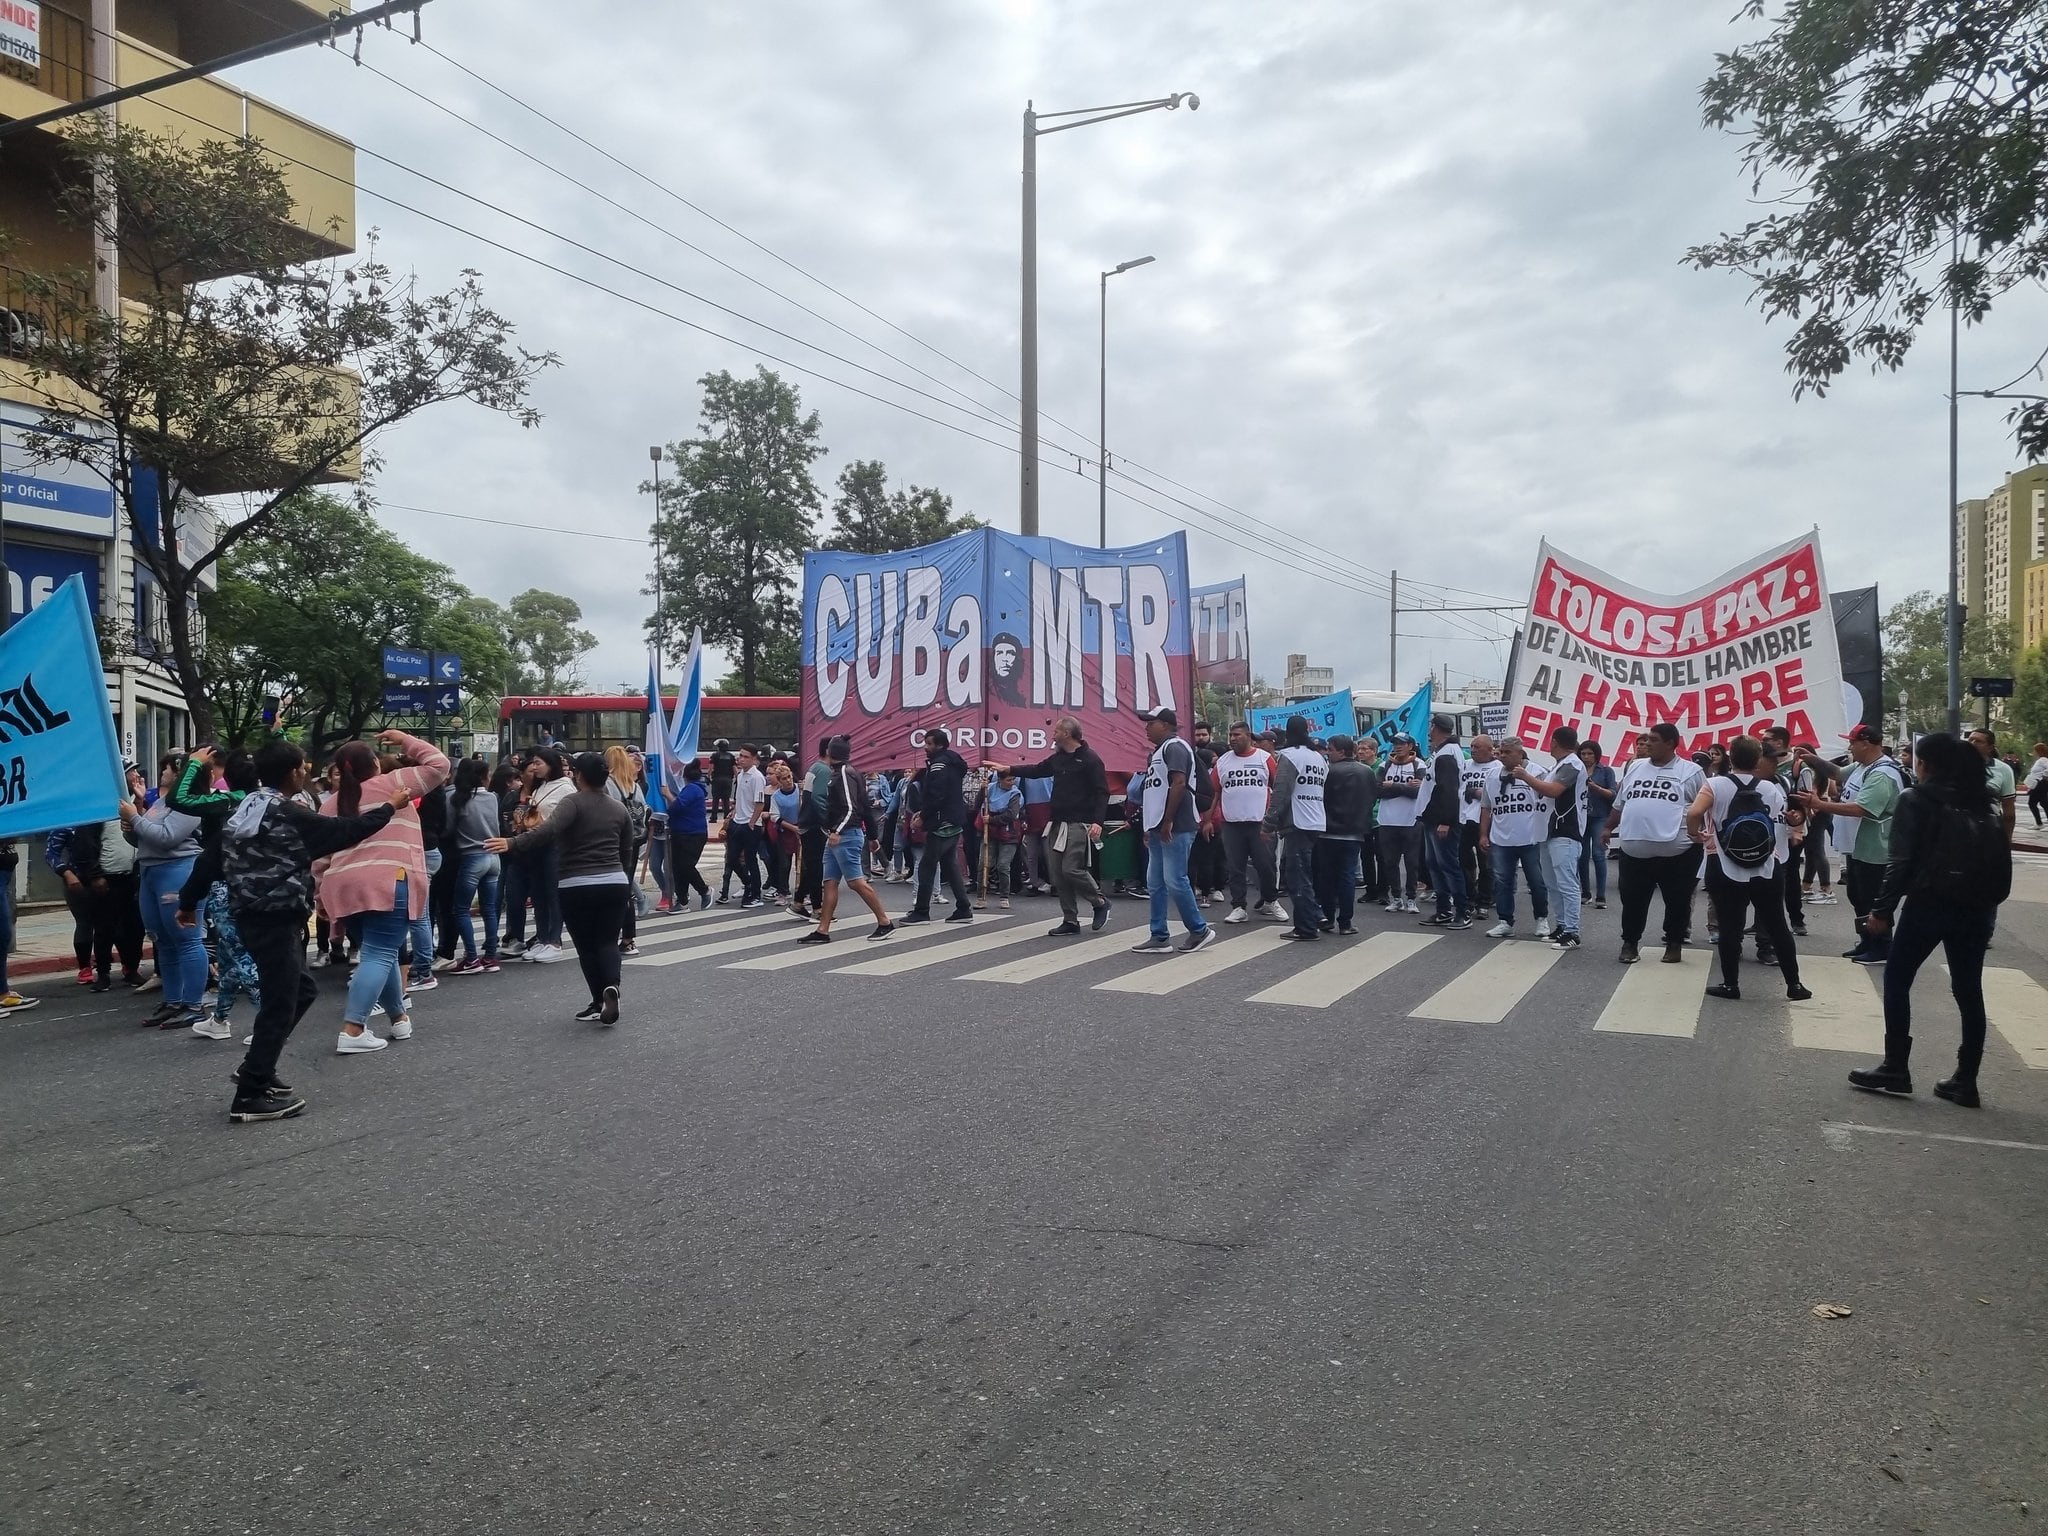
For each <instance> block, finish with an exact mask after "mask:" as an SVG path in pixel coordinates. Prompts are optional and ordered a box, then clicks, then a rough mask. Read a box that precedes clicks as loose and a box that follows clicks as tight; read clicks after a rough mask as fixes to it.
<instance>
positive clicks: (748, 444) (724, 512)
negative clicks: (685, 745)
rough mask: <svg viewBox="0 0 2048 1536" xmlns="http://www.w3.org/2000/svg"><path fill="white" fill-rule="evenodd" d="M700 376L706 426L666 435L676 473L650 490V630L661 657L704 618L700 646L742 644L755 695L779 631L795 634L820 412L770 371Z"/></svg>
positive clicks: (814, 495)
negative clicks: (654, 567) (656, 596)
mask: <svg viewBox="0 0 2048 1536" xmlns="http://www.w3.org/2000/svg"><path fill="white" fill-rule="evenodd" d="M699 383H700V384H701V385H702V387H703V390H704V403H703V408H702V435H701V436H699V437H695V438H691V439H690V440H688V441H687V442H680V443H671V444H669V446H668V459H669V462H670V463H671V464H673V465H674V466H675V473H674V474H673V475H671V476H669V477H668V478H667V479H665V480H664V481H663V482H662V484H661V485H660V486H659V487H658V492H659V502H658V510H657V512H656V522H655V527H654V537H655V548H656V550H657V551H658V555H657V558H658V560H659V564H660V572H661V593H662V598H661V603H660V606H659V607H658V608H657V610H656V612H655V616H654V618H652V619H651V620H649V621H648V624H647V631H648V634H649V635H650V636H651V637H652V638H653V639H654V641H655V643H656V645H658V646H660V647H661V649H662V651H663V653H664V654H668V653H669V644H668V642H669V640H670V638H671V637H677V638H682V639H687V637H688V635H689V634H690V632H691V630H692V629H693V628H697V627H701V628H702V629H703V631H704V640H705V643H706V644H709V645H720V646H725V647H727V648H729V649H732V650H735V651H736V652H737V653H738V663H739V665H738V669H737V670H736V671H735V672H734V674H733V677H734V678H735V679H737V680H738V682H739V684H740V691H741V692H744V693H759V692H761V691H763V689H762V685H763V684H764V683H765V681H766V680H767V677H768V662H769V654H770V651H771V649H772V648H773V647H774V645H775V644H776V641H777V637H778V634H780V635H781V636H782V638H783V640H784V642H785V643H793V641H792V640H791V637H790V636H789V634H788V631H789V630H790V628H791V621H792V620H793V617H794V614H795V597H796V586H797V581H798V577H799V572H800V569H801V566H802V561H803V556H804V551H806V550H807V549H809V548H810V547H811V537H812V526H811V520H812V518H813V517H815V516H816V515H817V511H818V507H819V504H820V497H819V494H818V487H817V485H816V483H815V482H814V481H813V480H812V479H811V465H812V464H813V463H815V462H816V461H817V459H818V458H819V457H820V456H821V455H822V454H823V453H824V452H825V449H824V446H823V445H822V444H821V443H819V441H818V415H817V412H815V411H813V412H812V413H811V414H810V415H808V416H806V415H804V414H802V410H803V406H802V402H801V400H800V399H799V398H798V396H797V392H796V390H795V389H794V388H793V387H791V386H790V385H788V384H785V383H783V381H782V380H781V378H780V377H779V376H777V375H776V374H774V373H771V372H769V371H768V370H767V369H766V368H759V369H756V370H755V373H754V376H753V377H752V378H751V379H736V378H734V377H733V376H732V375H731V374H730V373H723V372H721V373H713V374H706V375H705V376H704V378H703V379H701V380H700V381H699ZM641 489H642V490H657V487H656V486H655V485H654V484H653V483H652V482H649V483H648V484H645V485H643V486H642V487H641ZM649 590H650V591H651V590H652V588H650V589H649ZM793 681H794V679H793V678H792V683H793ZM721 686H723V685H721Z"/></svg>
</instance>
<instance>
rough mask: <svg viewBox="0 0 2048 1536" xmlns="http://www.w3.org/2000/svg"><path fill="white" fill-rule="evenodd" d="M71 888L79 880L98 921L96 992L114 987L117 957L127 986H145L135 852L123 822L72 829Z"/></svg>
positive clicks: (68, 863)
mask: <svg viewBox="0 0 2048 1536" xmlns="http://www.w3.org/2000/svg"><path fill="white" fill-rule="evenodd" d="M64 857H65V863H66V866H67V867H66V871H65V886H66V888H67V889H68V888H69V886H70V883H71V881H73V880H77V881H78V882H79V885H80V888H81V889H82V890H83V891H84V892H85V897H86V901H87V904H88V910H89V912H90V914H91V921H92V957H93V980H92V989H93V991H95V992H106V991H109V990H111V989H112V987H113V984H114V983H113V977H112V974H111V973H112V970H113V964H114V957H115V955H117V954H118V955H119V956H120V957H121V985H122V986H124V987H130V988H133V987H136V986H139V985H140V984H141V981H142V913H141V912H140V911H139V910H138V909H137V907H136V889H137V884H136V877H135V849H134V847H133V846H132V845H131V844H130V843H129V841H128V839H127V838H125V837H123V836H122V835H121V823H120V822H118V821H90V822H86V823H85V824H83V825H82V826H77V827H73V828H71V840H70V841H69V842H68V843H67V844H66V845H65V850H64Z"/></svg>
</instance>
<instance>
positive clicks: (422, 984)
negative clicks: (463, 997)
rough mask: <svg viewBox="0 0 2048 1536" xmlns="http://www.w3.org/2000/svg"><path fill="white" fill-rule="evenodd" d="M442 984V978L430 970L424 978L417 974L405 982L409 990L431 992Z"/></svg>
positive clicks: (406, 988)
mask: <svg viewBox="0 0 2048 1536" xmlns="http://www.w3.org/2000/svg"><path fill="white" fill-rule="evenodd" d="M439 985H441V978H440V977H438V976H436V975H434V974H432V973H431V972H429V973H428V974H427V975H426V976H425V977H424V978H422V977H419V976H415V977H413V979H412V980H411V981H408V982H407V983H406V984H405V990H406V991H408V992H431V991H433V990H434V988H436V987H438V986H439Z"/></svg>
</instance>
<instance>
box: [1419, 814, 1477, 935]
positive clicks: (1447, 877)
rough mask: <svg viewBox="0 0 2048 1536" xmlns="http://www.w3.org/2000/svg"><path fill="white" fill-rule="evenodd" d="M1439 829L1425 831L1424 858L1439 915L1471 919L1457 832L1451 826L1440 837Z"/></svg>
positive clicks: (1423, 837)
mask: <svg viewBox="0 0 2048 1536" xmlns="http://www.w3.org/2000/svg"><path fill="white" fill-rule="evenodd" d="M1438 830H1439V829H1437V828H1436V827H1424V828H1423V829H1422V857H1423V859H1424V860H1425V861H1426V862H1427V865H1428V868H1429V886H1430V889H1431V890H1433V891H1435V892H1436V915H1437V916H1438V917H1449V916H1450V915H1452V914H1453V913H1456V914H1457V915H1458V916H1459V917H1469V916H1471V913H1472V898H1471V897H1470V896H1469V895H1467V894H1466V891H1465V861H1464V859H1463V857H1462V856H1461V854H1460V850H1459V843H1458V829H1457V827H1455V826H1452V827H1450V828H1448V829H1445V830H1444V831H1443V834H1442V835H1441V836H1439V835H1438Z"/></svg>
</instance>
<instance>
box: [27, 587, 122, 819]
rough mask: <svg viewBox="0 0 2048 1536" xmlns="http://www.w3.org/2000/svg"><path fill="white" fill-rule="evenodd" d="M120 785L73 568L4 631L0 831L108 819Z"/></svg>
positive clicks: (88, 620)
mask: <svg viewBox="0 0 2048 1536" xmlns="http://www.w3.org/2000/svg"><path fill="white" fill-rule="evenodd" d="M122 788H123V781H122V776H121V750H120V747H119V745H118V744H117V743H116V742H115V740H114V716H113V712H112V710H111V709H109V708H108V706H107V682H106V676H105V674H104V673H103V672H102V671H101V670H100V646H99V641H98V640H97V639H96V638H95V637H94V635H93V628H92V610H91V608H90V607H89V606H88V605H87V603H86V599H85V578H84V577H82V576H73V577H72V578H71V579H70V580H69V581H67V582H65V583H64V585H63V586H61V587H59V588H58V589H57V590H56V591H55V592H54V593H52V594H51V595H50V596H49V597H48V598H46V599H45V600H44V601H43V602H42V603H41V604H40V605H39V606H38V607H36V608H35V609H33V610H32V611H31V612H30V613H29V614H28V615H27V616H26V617H24V618H23V619H21V620H20V621H19V622H18V623H16V624H15V625H14V627H13V628H11V629H9V630H8V631H7V633H6V635H5V636H4V637H0V838H8V837H25V836H27V835H28V834H29V833H31V832H49V831H52V830H54V829H55V828H57V827H71V826H77V825H78V824H79V823H81V822H87V821H105V820H107V819H108V818H110V817H112V816H113V815H114V814H115V813H116V811H117V809H118V807H119V806H120V803H121V790H122Z"/></svg>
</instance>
